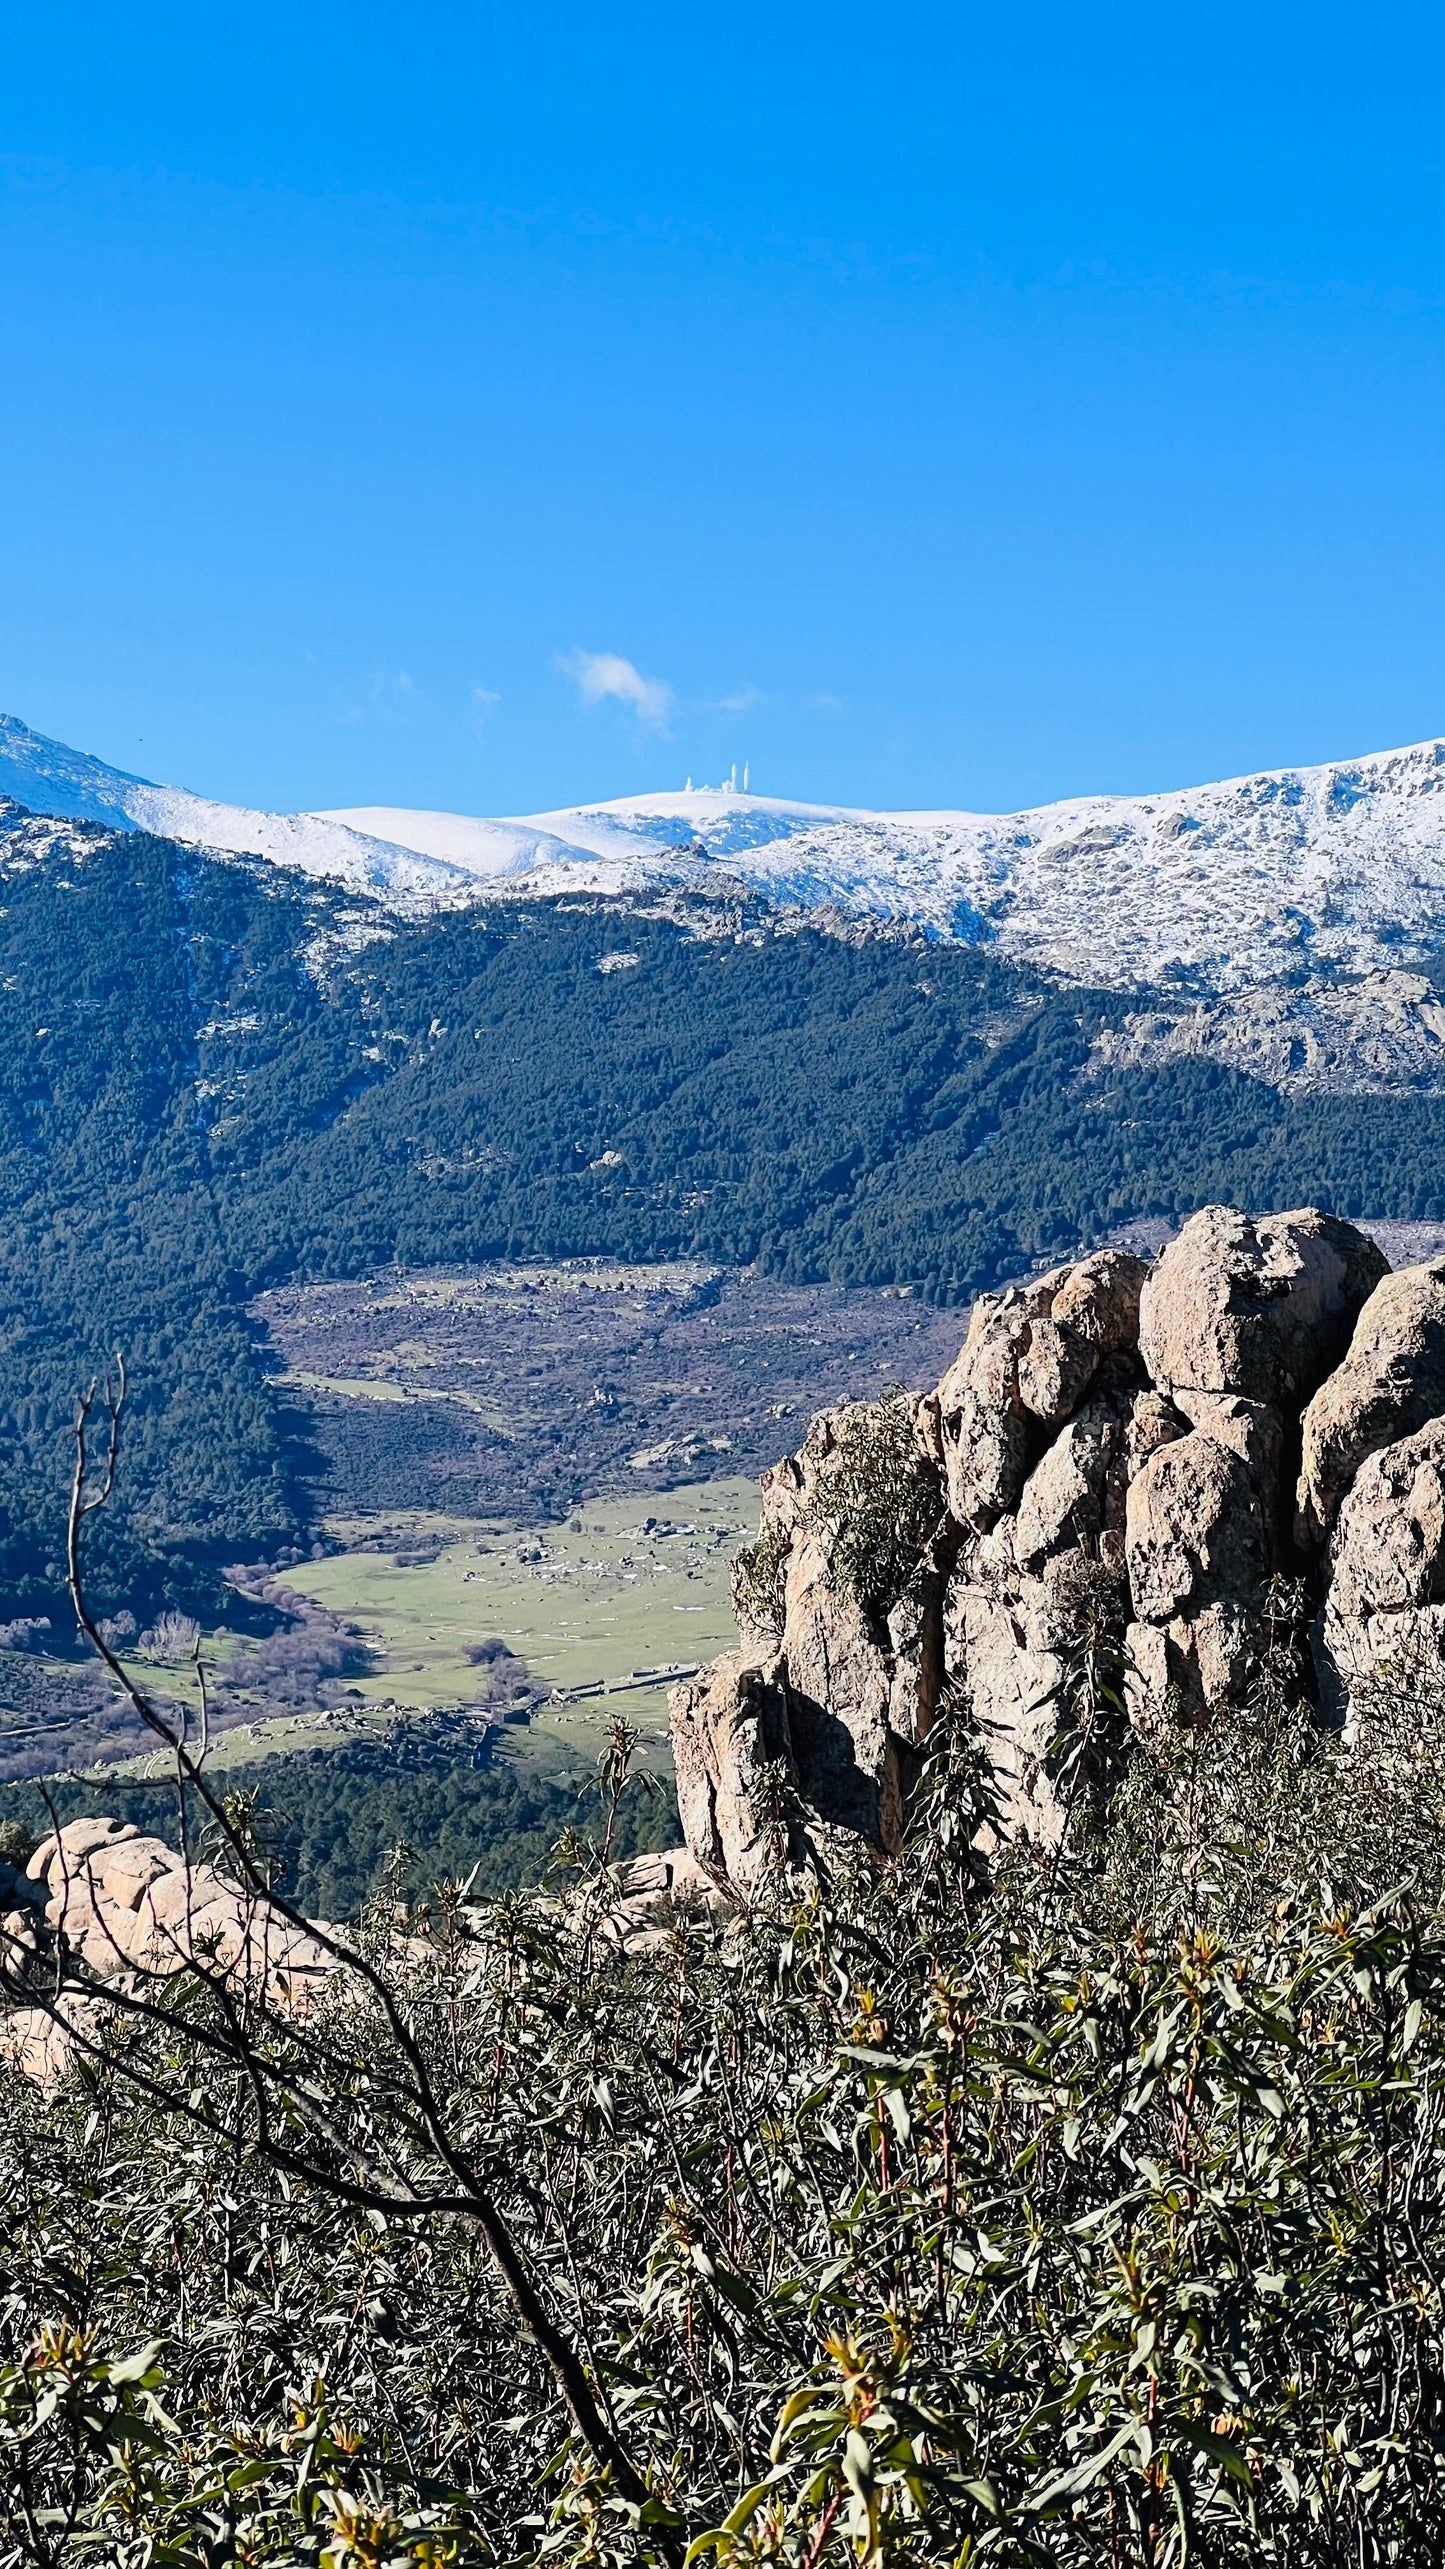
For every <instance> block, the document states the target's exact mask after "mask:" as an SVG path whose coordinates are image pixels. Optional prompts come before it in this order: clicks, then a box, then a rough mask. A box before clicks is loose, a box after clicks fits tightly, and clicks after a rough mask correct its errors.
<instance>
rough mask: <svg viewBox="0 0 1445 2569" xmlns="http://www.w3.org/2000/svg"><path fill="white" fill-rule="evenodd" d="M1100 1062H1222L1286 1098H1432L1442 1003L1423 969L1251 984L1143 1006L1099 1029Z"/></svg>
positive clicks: (1440, 1057) (1107, 1066)
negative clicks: (1180, 1004) (1187, 1003)
mask: <svg viewBox="0 0 1445 2569" xmlns="http://www.w3.org/2000/svg"><path fill="white" fill-rule="evenodd" d="M1094 1060H1095V1064H1096V1066H1097V1068H1098V1069H1100V1070H1154V1069H1157V1068H1158V1066H1159V1065H1160V1064H1161V1063H1163V1062H1170V1061H1195V1060H1197V1061H1217V1062H1224V1063H1227V1065H1228V1066H1229V1068H1230V1069H1231V1070H1238V1071H1243V1072H1244V1073H1245V1074H1246V1076H1247V1077H1248V1078H1250V1079H1260V1080H1264V1081H1265V1082H1266V1083H1267V1084H1268V1086H1269V1087H1271V1088H1277V1089H1279V1090H1281V1091H1282V1093H1283V1094H1284V1095H1286V1096H1303V1095H1305V1094H1307V1093H1308V1092H1309V1091H1310V1090H1319V1091H1321V1092H1324V1093H1328V1094H1331V1095H1334V1096H1337V1097H1391V1096H1397V1095H1399V1094H1400V1092H1401V1091H1402V1090H1414V1091H1416V1092H1417V1093H1419V1094H1423V1095H1426V1096H1431V1097H1435V1096H1438V1095H1439V1094H1440V1093H1441V1091H1442V1089H1445V1000H1442V999H1441V997H1440V995H1439V992H1438V991H1437V989H1436V988H1435V985H1434V983H1433V982H1432V981H1430V980H1428V979H1427V978H1426V976H1425V974H1424V973H1422V972H1398V971H1396V972H1370V973H1364V974H1362V975H1360V976H1359V977H1358V978H1357V979H1349V980H1342V981H1329V980H1324V979H1316V980H1311V981H1309V982H1307V983H1306V984H1305V985H1304V987H1303V988H1295V987H1290V986H1288V985H1286V986H1284V987H1276V988H1274V989H1265V990H1245V991H1241V992H1240V993H1239V995H1238V996H1237V997H1232V998H1228V999H1218V1000H1214V1001H1211V1002H1206V1001H1199V1002H1197V1003H1196V1004H1195V1005H1194V1006H1192V1007H1187V1008H1183V1009H1180V1010H1177V1011H1173V1012H1171V1011H1169V1010H1168V1009H1165V1008H1160V1007H1150V1008H1147V1009H1141V1010H1136V1011H1134V1012H1133V1013H1131V1014H1130V1015H1129V1016H1127V1017H1126V1018H1125V1019H1124V1021H1123V1023H1122V1025H1120V1026H1117V1027H1108V1028H1106V1029H1105V1031H1104V1032H1103V1033H1102V1034H1100V1035H1099V1036H1098V1038H1097V1040H1096V1042H1095V1045H1094Z"/></svg>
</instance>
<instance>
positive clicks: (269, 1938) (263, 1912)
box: [0, 1819, 333, 2080]
mask: <svg viewBox="0 0 1445 2569" xmlns="http://www.w3.org/2000/svg"><path fill="white" fill-rule="evenodd" d="M0 1901H3V1903H4V1914H3V1915H0V1936H3V1939H4V1961H5V1977H6V1980H7V1983H8V1984H9V1987H10V1988H11V1990H12V1991H19V1992H20V1993H21V1994H22V1995H23V1992H24V1989H25V1986H26V1984H27V1982H28V1983H29V1984H30V1985H31V1986H32V1988H33V1987H34V1985H35V1984H36V1982H37V1981H42V1980H43V1984H44V1986H45V1988H46V1991H47V1994H48V1995H49V1996H50V1997H51V1998H52V2000H55V2001H57V2002H58V2003H59V2005H60V2007H61V2010H62V2013H63V2015H64V2016H65V2018H66V2020H67V2021H68V2022H70V2023H71V2024H72V2025H74V2024H78V2023H81V2022H84V2021H85V2020H86V2010H87V2001H86V1998H85V1994H84V1993H85V1990H86V1987H87V1985H88V1984H90V1985H93V1984H95V1983H97V1982H99V1983H102V1984H105V1985H107V1986H111V1987H117V1988H122V1989H129V1990H131V1991H138V1990H141V1989H145V1988H148V1987H149V1986H151V1985H152V1984H154V1983H156V1982H157V1981H164V1980H166V1979H168V1978H170V1977H172V1976H173V1975H174V1974H176V1973H178V1972H180V1971H182V1970H184V1969H185V1968H187V1966H188V1965H189V1963H190V1962H191V1961H192V1960H193V1959H195V1960H198V1961H200V1962H201V1963H203V1964H205V1965H207V1966H208V1967H209V1968H211V1969H212V1970H217V1971H222V1972H225V1973H226V1974H227V1975H228V1977H230V1978H232V1979H233V1980H235V1981H239V1982H240V1983H242V1984H245V1983H252V1984H255V1985H264V1986H265V1987H266V1988H267V1990H268V1991H269V1992H270V1994H271V1995H272V1996H273V1997H275V1998H280V1999H281V2000H282V2001H283V2003H285V2004H288V2005H292V2006H296V2005H304V2004H305V2003H306V2002H307V2000H308V1999H309V1998H310V1997H311V1996H313V1995H314V1993H315V1992H316V1991H318V1990H319V1989H320V1987H321V1986H322V1984H323V1983H324V1981H325V1979H326V1977H327V1974H328V1973H329V1972H330V1971H331V1969H332V1967H333V1966H332V1962H331V1958H330V1956H329V1955H328V1954H327V1952H326V1951H325V1948H324V1947H323V1946H322V1945H321V1944H320V1943H319V1942H318V1941H317V1939H316V1938H315V1937H313V1936H308V1935H306V1934H304V1933H302V1932H301V1931H300V1930H298V1929H297V1928H295V1927H293V1926H292V1925H291V1924H290V1922H289V1921H288V1920H287V1919H285V1918H283V1917H281V1916H280V1915H279V1913H278V1912H277V1911H276V1910H274V1909H273V1908H271V1906H270V1905H269V1903H267V1902H266V1901H264V1900H261V1899H258V1898H257V1897H256V1896H254V1895H251V1894H248V1893H246V1892H245V1891H244V1890H242V1889H241V1888H240V1887H239V1886H238V1885H237V1884H236V1883H234V1882H230V1881H228V1880H227V1879H226V1878H225V1876H224V1875H222V1874H220V1873H217V1872H216V1871H215V1869H214V1867H212V1866H210V1865H206V1864H196V1865H192V1866H191V1867H190V1868H189V1870H188V1869H187V1867H186V1865H185V1864H184V1862H183V1861H182V1859H181V1857H180V1856H179V1855H177V1854H175V1853H174V1851H173V1850H172V1849H171V1848H170V1847H168V1846H166V1845H164V1844H163V1843H162V1841H161V1840H160V1839H159V1838H150V1837H142V1835H141V1834H140V1831H139V1830H138V1829H137V1828H135V1827H134V1825H133V1824H131V1823H129V1822H126V1821H121V1820H110V1819H87V1820H72V1821H71V1822H70V1823H69V1825H68V1827H66V1828H63V1829H60V1830H58V1831H57V1832H56V1833H55V1834H54V1835H53V1836H50V1837H47V1838H43V1839H42V1840H41V1843H40V1845H39V1846H38V1847H37V1848H36V1850H35V1852H34V1854H33V1855H32V1856H31V1858H30V1860H29V1863H28V1864H27V1865H26V1867H25V1870H24V1872H23V1873H21V1872H17V1871H16V1870H15V1869H14V1868H13V1867H11V1866H8V1865H7V1866H0ZM72 2049H73V2044H72V2042H71V2041H70V2040H69V2039H68V2038H67V2035H66V2031H65V2025H64V2024H63V2023H57V2021H56V2014H55V2007H54V2005H51V2006H46V2007H41V2006H38V2005H32V2006H25V2005H23V2004H22V2005H19V2006H17V2007H15V2008H14V2009H13V2010H12V2012H11V2013H10V2014H9V2015H8V2016H6V2017H4V2018H3V2020H0V2053H3V2056H4V2057H5V2059H6V2060H8V2061H9V2063H10V2064H11V2066H12V2067H14V2068H17V2069H22V2070H24V2071H26V2072H27V2073H28V2074H30V2075H32V2076H37V2077H40V2078H42V2079H45V2080H48V2079H50V2078H53V2077H56V2076H58V2075H60V2074H61V2072H62V2071H63V2069H64V2067H65V2065H66V2061H67V2060H68V2058H69V2056H70V2053H71V2050H72Z"/></svg>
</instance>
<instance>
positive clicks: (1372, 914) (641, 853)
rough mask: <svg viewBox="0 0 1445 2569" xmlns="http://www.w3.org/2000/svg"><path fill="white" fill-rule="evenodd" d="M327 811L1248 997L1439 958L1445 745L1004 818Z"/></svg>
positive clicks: (764, 810) (508, 851)
mask: <svg viewBox="0 0 1445 2569" xmlns="http://www.w3.org/2000/svg"><path fill="white" fill-rule="evenodd" d="M328 817H329V818H331V819H334V820H338V821H344V822H346V823H348V824H349V825H350V826H351V827H353V828H365V829H368V830H370V831H372V832H373V833H375V834H376V835H378V836H385V837H386V838H388V839H390V840H392V841H393V842H395V843H396V844H399V845H402V846H407V847H413V848H416V849H417V850H419V851H423V852H425V853H428V854H431V855H433V856H437V857H445V859H446V860H447V861H448V862H449V863H451V864H453V865H457V866H464V867H467V868H468V869H470V870H472V871H475V872H476V873H477V874H478V875H480V876H482V877H483V878H484V879H486V880H487V881H488V882H489V883H490V884H491V886H492V888H493V889H501V888H507V889H516V890H520V889H522V888H523V886H524V885H525V888H526V889H528V890H537V891H541V890H547V891H557V890H562V889H564V888H565V889H581V888H583V887H584V886H586V887H588V888H592V889H596V890H599V891H619V892H621V891H636V890H638V889H641V888H643V887H644V886H646V885H647V884H649V883H658V882H661V881H670V882H681V881H688V882H695V883H705V882H706V881H707V880H708V879H710V878H713V879H715V877H716V876H717V874H719V873H726V874H728V875H730V876H732V877H734V878H738V879H741V880H742V881H744V882H746V883H747V884H748V885H750V886H751V887H752V889H754V890H755V891H757V892H759V893H761V894H763V895H764V896H765V897H767V898H768V899H770V900H772V901H774V902H777V903H779V904H782V905H789V906H791V905H796V906H797V907H800V908H802V909H805V910H810V909H818V908H821V907H823V906H825V905H831V906H834V907H836V908H839V909H842V910H845V911H848V912H851V913H853V914H855V915H857V916H860V917H865V918H868V917H872V918H887V919H913V920H916V921H917V922H918V923H919V924H920V925H921V926H923V927H925V928H928V929H930V930H932V932H933V933H934V934H936V935H939V936H945V937H958V938H961V939H963V940H965V941H967V942H970V943H971V942H975V941H977V940H979V939H981V938H985V937H987V938H989V939H991V940H996V941H997V943H998V944H999V945H1000V946H1001V947H1002V948H1003V949H1004V951H1006V952H1007V953H1009V954H1011V955H1013V956H1016V957H1017V958H1018V959H1019V960H1020V961H1021V962H1029V963H1034V964H1040V965H1043V966H1046V967H1048V968H1050V969H1052V970H1054V971H1059V972H1063V973H1065V974H1067V975H1069V976H1070V977H1076V978H1083V979H1088V980H1090V981H1096V982H1097V981H1104V982H1109V983H1113V984H1114V985H1116V986H1119V987H1124V988H1133V987H1137V986H1139V985H1149V984H1156V985H1157V984H1164V985H1169V984H1174V985H1179V984H1183V985H1185V986H1189V985H1197V986H1199V987H1200V988H1202V989H1206V990H1214V991H1231V990H1243V989H1248V988H1252V987H1256V986H1258V985H1259V984H1261V983H1265V982H1280V981H1285V982H1294V981H1298V980H1300V979H1301V978H1307V977H1310V976H1312V975H1319V974H1324V975H1328V976H1330V977H1333V976H1335V975H1338V974H1340V973H1361V972H1370V971H1376V970H1380V969H1385V968H1388V967H1390V966H1398V965H1400V964H1404V963H1417V964H1418V963H1422V962H1424V963H1428V962H1430V961H1432V960H1433V959H1434V957H1435V956H1436V955H1437V954H1438V953H1439V952H1440V951H1441V950H1442V949H1445V741H1425V742H1422V743H1420V744H1419V745H1418V746H1416V747H1414V748H1410V749H1401V750H1388V751H1382V752H1380V753H1378V754H1376V755H1374V756H1371V757H1367V758H1360V759H1353V760H1349V761H1346V762H1340V763H1337V764H1334V765H1331V766H1327V767H1313V768H1298V769H1279V770H1276V771H1274V772H1272V773H1270V774H1267V775H1260V776H1244V777H1237V778H1233V779H1231V780H1230V781H1228V782H1227V783H1223V784H1217V785H1203V786H1197V787H1194V788H1191V789H1189V790H1177V791H1171V792H1168V793H1160V794H1147V795H1132V796H1131V795H1105V794H1098V795H1089V796H1085V797H1082V798H1080V799H1079V800H1077V801H1073V802H1067V803H1051V804H1046V805H1044V806H1042V807H1041V808H1040V809H1038V810H1036V811H1029V812H1014V813H1009V814H1006V815H1003V816H999V817H994V816H991V815H987V814H982V813H974V812H863V811H850V810H845V809H838V808H818V807H812V806H809V805H807V804H800V803H783V802H771V801H768V800H766V799H765V798H762V797H760V796H756V795H749V796H744V795H741V794H733V793H731V792H729V791H727V790H726V789H724V790H722V791H716V790H712V789H701V790H697V791H693V792H690V793H683V794H651V795H644V796H640V797H637V798H636V799H633V800H624V801H620V802H614V803H599V804H594V805H591V806H589V807H586V808H583V809H579V810H575V811H565V812H544V813H539V814H537V815H535V816H533V817H532V818H530V819H525V820H512V821H503V822H497V821H469V820H466V819H464V818H462V817H461V816H459V815H456V814H450V813H434V812H403V811H389V810H388V811H353V812H346V813H342V812H335V813H332V814H330V815H328ZM679 840H681V841H683V842H684V844H683V845H681V846H679V845H678V844H677V843H676V842H677V841H679ZM669 841H671V842H672V844H669Z"/></svg>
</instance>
